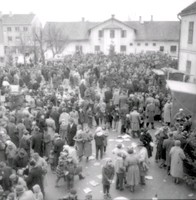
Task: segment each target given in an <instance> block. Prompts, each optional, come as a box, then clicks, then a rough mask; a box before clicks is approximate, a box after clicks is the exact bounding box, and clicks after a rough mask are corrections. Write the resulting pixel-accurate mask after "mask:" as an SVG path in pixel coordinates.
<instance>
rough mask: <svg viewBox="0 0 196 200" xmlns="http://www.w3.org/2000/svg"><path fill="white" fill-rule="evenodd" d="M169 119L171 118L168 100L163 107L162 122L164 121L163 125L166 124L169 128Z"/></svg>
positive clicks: (170, 105)
mask: <svg viewBox="0 0 196 200" xmlns="http://www.w3.org/2000/svg"><path fill="white" fill-rule="evenodd" d="M171 118H172V103H171V101H170V100H168V101H167V102H166V104H165V105H164V107H163V121H164V123H165V124H167V125H168V126H170V124H171Z"/></svg>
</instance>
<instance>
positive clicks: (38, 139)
mask: <svg viewBox="0 0 196 200" xmlns="http://www.w3.org/2000/svg"><path fill="white" fill-rule="evenodd" d="M42 145H43V136H42V133H35V135H33V136H32V149H33V150H34V151H35V152H36V153H38V154H39V155H42Z"/></svg>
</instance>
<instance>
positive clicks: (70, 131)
mask: <svg viewBox="0 0 196 200" xmlns="http://www.w3.org/2000/svg"><path fill="white" fill-rule="evenodd" d="M76 132H77V126H76V124H75V123H73V125H72V127H71V125H70V124H68V127H67V144H68V145H69V146H74V144H75V140H73V138H74V136H75V135H76Z"/></svg>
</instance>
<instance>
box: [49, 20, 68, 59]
mask: <svg viewBox="0 0 196 200" xmlns="http://www.w3.org/2000/svg"><path fill="white" fill-rule="evenodd" d="M45 34H46V45H47V48H48V49H51V51H52V54H53V57H54V56H55V55H56V54H59V53H61V52H62V50H63V49H64V48H65V45H66V44H67V43H68V41H69V38H68V36H65V35H64V34H63V30H62V28H61V27H57V25H56V24H54V23H48V24H47V25H46V27H45Z"/></svg>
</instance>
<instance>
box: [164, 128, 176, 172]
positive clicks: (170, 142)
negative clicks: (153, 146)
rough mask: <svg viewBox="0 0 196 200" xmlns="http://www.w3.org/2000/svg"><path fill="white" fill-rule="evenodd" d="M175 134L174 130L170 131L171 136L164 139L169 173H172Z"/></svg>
mask: <svg viewBox="0 0 196 200" xmlns="http://www.w3.org/2000/svg"><path fill="white" fill-rule="evenodd" d="M174 143H175V141H174V135H173V133H172V132H170V133H169V138H168V139H165V140H163V149H165V152H166V162H165V164H166V165H167V170H168V174H169V173H170V155H169V153H170V150H171V148H172V147H173V146H174Z"/></svg>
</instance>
